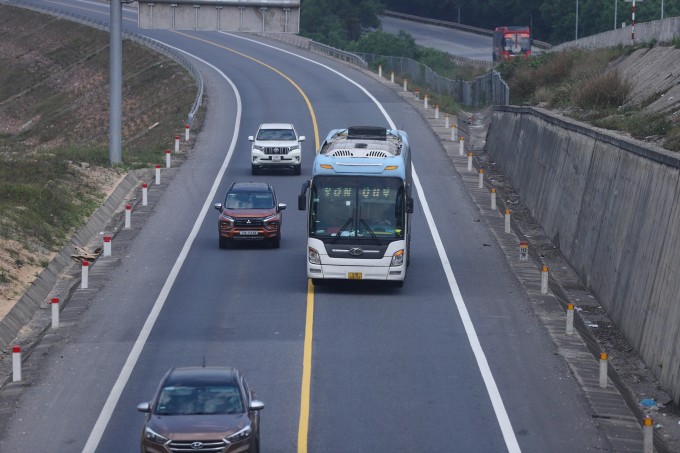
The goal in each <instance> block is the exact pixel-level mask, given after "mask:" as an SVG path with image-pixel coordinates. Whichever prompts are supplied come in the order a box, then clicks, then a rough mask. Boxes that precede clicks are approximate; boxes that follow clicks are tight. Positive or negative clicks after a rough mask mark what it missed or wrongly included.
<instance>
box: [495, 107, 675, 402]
mask: <svg viewBox="0 0 680 453" xmlns="http://www.w3.org/2000/svg"><path fill="white" fill-rule="evenodd" d="M487 151H488V153H489V154H490V155H491V156H492V157H493V158H494V160H495V161H496V163H497V164H498V165H499V166H500V167H501V168H502V169H503V172H504V173H505V175H506V177H507V178H508V180H509V181H510V182H511V183H512V185H513V187H514V188H515V189H516V190H517V191H518V192H519V194H520V196H521V197H522V200H523V201H524V203H525V205H526V206H527V207H528V208H529V210H530V211H531V212H532V214H533V215H534V217H535V218H536V219H537V220H538V221H539V223H540V224H541V225H542V226H543V228H544V230H545V232H546V233H547V234H548V235H549V236H550V237H552V238H553V240H554V241H555V243H556V244H558V245H559V247H560V250H561V251H562V253H563V254H564V256H565V257H566V258H567V260H568V261H569V262H570V263H571V265H572V266H573V267H574V269H576V271H577V272H578V273H579V275H580V276H581V279H582V280H583V282H584V283H585V284H586V285H587V286H588V288H589V289H590V290H591V291H592V292H593V294H594V295H595V296H596V297H597V299H598V300H599V301H600V303H601V304H602V306H603V307H604V308H605V309H606V311H607V313H608V314H609V316H610V318H611V319H612V320H613V321H614V323H615V324H616V325H617V326H618V327H619V328H620V329H621V330H622V331H623V332H624V334H625V336H626V338H627V339H628V341H629V342H630V344H631V345H632V346H633V347H635V349H636V350H637V351H638V352H639V354H640V356H641V357H642V359H643V360H644V362H645V363H646V364H647V366H648V367H649V368H650V369H651V370H652V371H653V372H654V374H655V375H656V376H657V377H658V378H659V380H660V382H661V384H662V385H663V386H664V388H665V389H666V390H667V391H668V392H669V393H670V394H671V395H672V396H673V399H674V400H675V402H676V403H680V278H678V276H679V275H680V182H679V179H680V158H679V157H678V156H677V155H676V154H674V153H671V152H669V151H666V150H663V149H660V148H657V147H653V146H646V145H644V144H640V143H638V142H635V141H632V140H626V139H623V138H620V137H615V136H613V135H609V134H607V133H605V132H600V131H596V130H594V129H590V128H588V127H587V126H585V125H583V124H581V123H577V122H575V121H571V120H568V119H565V118H563V117H557V116H552V115H551V114H550V113H548V112H546V111H543V110H540V109H533V108H528V107H498V108H497V110H496V111H495V112H494V115H493V121H492V123H491V126H490V129H489V133H488V137H487Z"/></svg>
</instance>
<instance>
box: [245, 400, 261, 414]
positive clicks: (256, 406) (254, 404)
mask: <svg viewBox="0 0 680 453" xmlns="http://www.w3.org/2000/svg"><path fill="white" fill-rule="evenodd" d="M248 408H249V409H250V410H251V411H261V410H262V409H264V403H263V402H262V401H260V400H252V401H251V402H250V406H249V407H248Z"/></svg>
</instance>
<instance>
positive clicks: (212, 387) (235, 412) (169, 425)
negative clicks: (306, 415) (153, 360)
mask: <svg viewBox="0 0 680 453" xmlns="http://www.w3.org/2000/svg"><path fill="white" fill-rule="evenodd" d="M263 408H264V403H263V402H262V401H258V400H257V399H256V398H255V393H254V392H253V391H252V390H251V389H250V387H248V384H247V383H246V380H245V379H244V377H243V376H242V375H241V373H240V372H239V371H238V370H237V369H235V368H229V367H186V368H172V369H170V371H168V372H167V373H166V374H165V376H164V377H163V379H162V380H161V383H160V386H159V387H158V390H157V391H156V395H155V396H154V397H153V400H151V401H150V402H146V403H140V404H139V405H137V410H138V411H140V412H144V413H146V414H147V415H146V421H145V422H144V427H143V428H142V450H141V451H142V453H176V452H186V451H200V452H203V453H236V452H238V453H244V452H249V453H258V452H259V451H260V411H261V410H262V409H263Z"/></svg>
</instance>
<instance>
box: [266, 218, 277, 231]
mask: <svg viewBox="0 0 680 453" xmlns="http://www.w3.org/2000/svg"><path fill="white" fill-rule="evenodd" d="M264 227H265V228H266V229H268V230H272V231H276V230H277V229H278V228H279V216H278V215H276V214H275V215H270V216H269V217H267V218H265V219H264Z"/></svg>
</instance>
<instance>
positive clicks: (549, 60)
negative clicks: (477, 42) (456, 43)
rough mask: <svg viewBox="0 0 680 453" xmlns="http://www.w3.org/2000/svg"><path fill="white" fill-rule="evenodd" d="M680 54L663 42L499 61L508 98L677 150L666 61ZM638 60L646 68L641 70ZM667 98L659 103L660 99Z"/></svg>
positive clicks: (679, 127)
mask: <svg viewBox="0 0 680 453" xmlns="http://www.w3.org/2000/svg"><path fill="white" fill-rule="evenodd" d="M679 57H680V50H678V49H676V48H675V47H674V46H672V45H670V44H667V45H653V44H650V45H641V46H637V47H631V46H628V47H623V46H619V47H614V48H608V49H599V50H588V51H586V50H569V51H563V52H549V53H542V54H540V55H538V56H534V57H532V58H530V59H527V60H522V61H520V60H516V61H512V62H509V63H503V64H501V65H500V66H499V67H498V70H499V71H500V73H501V75H502V76H503V78H504V80H506V81H507V83H508V85H509V87H510V103H511V104H514V105H533V106H539V107H544V108H548V109H553V110H558V111H560V112H561V113H563V114H564V115H567V116H570V117H572V118H574V119H577V120H580V121H584V122H588V123H590V124H592V125H594V126H596V127H600V128H604V129H610V130H614V131H618V132H621V133H624V134H626V135H630V136H632V137H634V138H636V139H639V140H644V141H646V142H649V143H654V144H656V145H658V146H662V147H664V148H666V149H669V150H672V151H680V122H679V120H678V118H677V115H676V112H677V111H678V109H679V108H680V106H679V105H678V103H677V102H676V101H672V100H673V99H674V96H673V94H674V93H673V92H672V91H671V90H673V89H674V87H675V86H677V85H678V83H677V82H678V80H677V76H675V75H673V74H672V68H669V67H668V65H667V64H666V62H668V61H669V60H670V59H677V58H679ZM640 66H643V67H645V68H646V69H647V71H648V72H647V73H646V74H644V75H642V74H641V73H640ZM664 98H665V99H667V100H668V102H665V103H664V104H663V105H662V106H659V105H658V104H659V103H658V102H657V101H659V100H660V99H664Z"/></svg>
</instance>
